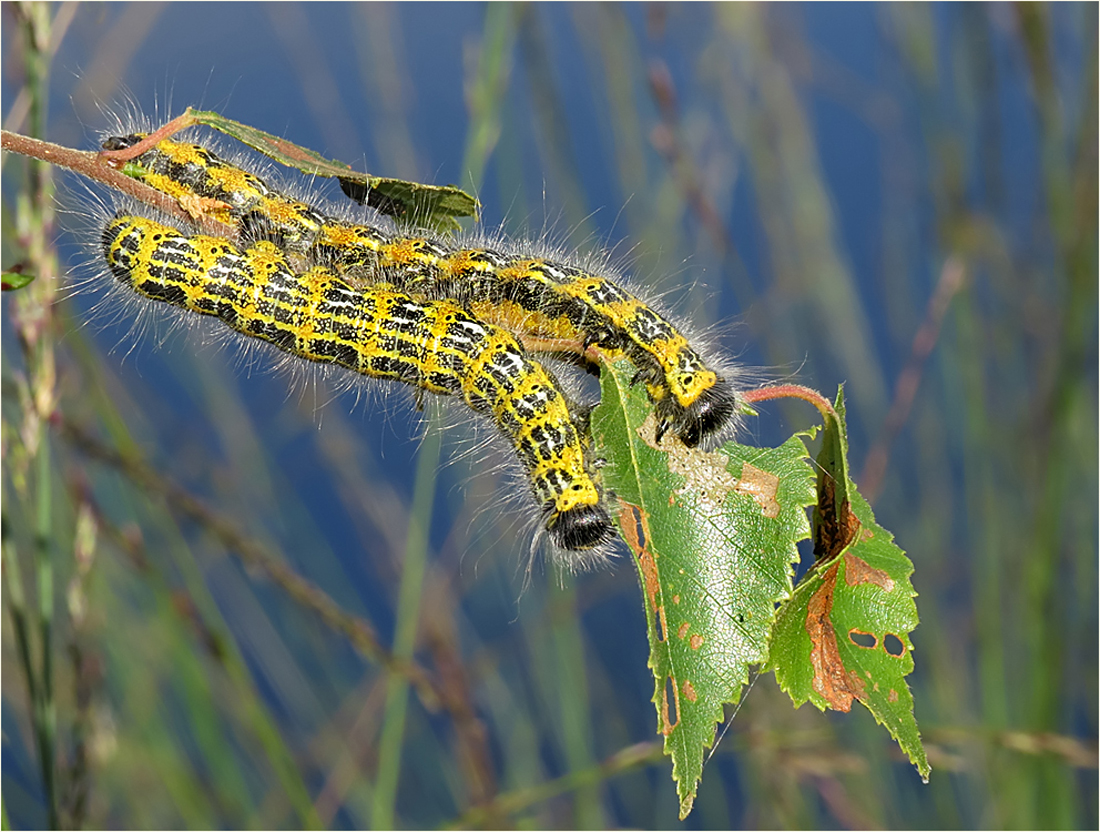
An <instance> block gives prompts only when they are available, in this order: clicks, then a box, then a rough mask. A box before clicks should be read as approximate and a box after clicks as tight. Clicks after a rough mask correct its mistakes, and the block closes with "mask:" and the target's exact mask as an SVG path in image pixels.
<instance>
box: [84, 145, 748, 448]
mask: <svg viewBox="0 0 1100 832" xmlns="http://www.w3.org/2000/svg"><path fill="white" fill-rule="evenodd" d="M139 138H140V136H137V135H135V136H129V137H123V138H116V139H109V140H108V142H107V143H105V144H104V146H105V147H107V148H108V149H117V148H120V147H125V146H128V145H130V144H133V143H135V142H136V141H137V140H138V139H139ZM137 161H138V162H139V164H140V165H142V166H144V167H145V168H147V169H148V170H149V171H150V173H151V176H150V177H149V178H148V179H147V180H146V181H147V182H148V183H149V184H151V185H153V187H158V188H161V189H162V190H166V192H169V191H168V188H172V189H174V190H173V191H172V192H173V194H174V191H176V190H178V189H179V187H180V186H184V187H185V188H188V189H190V190H191V191H193V192H194V194H195V195H196V196H198V197H204V198H214V199H218V200H221V201H223V202H225V203H226V204H228V205H229V206H231V211H230V213H231V214H232V217H233V219H235V220H236V221H237V222H238V223H239V224H240V226H241V228H242V235H243V236H244V237H246V238H248V239H270V240H272V241H273V242H275V243H276V244H277V245H278V246H279V247H280V248H282V249H284V250H285V251H286V252H287V253H289V254H292V255H300V256H302V257H303V258H306V259H307V260H308V261H309V262H320V263H324V264H326V265H329V266H331V267H332V268H334V269H335V270H337V271H338V272H339V273H340V274H342V275H344V276H345V277H347V278H348V279H352V280H360V281H362V282H364V283H367V284H370V283H374V282H377V281H383V282H387V283H393V284H395V285H396V286H398V287H400V288H401V289H403V290H405V291H408V292H410V293H411V294H413V295H415V296H416V297H420V298H425V299H434V300H441V299H450V300H454V301H457V302H459V303H461V304H462V305H463V306H465V307H466V308H468V309H469V310H470V311H471V312H473V313H474V314H475V315H476V316H477V317H478V318H480V319H482V320H485V321H487V322H490V323H494V324H496V325H497V326H500V327H503V328H505V329H507V330H509V331H510V332H512V333H513V334H514V335H516V337H518V338H527V339H538V340H554V341H556V342H558V343H561V344H571V345H572V347H573V351H574V352H575V353H576V354H578V355H582V356H583V355H584V354H585V352H586V351H587V349H588V348H589V347H591V346H593V345H595V346H597V347H600V348H601V349H602V350H603V351H604V352H605V353H608V354H609V355H610V356H611V357H612V358H614V357H615V356H617V355H626V356H628V357H629V358H630V359H631V360H632V361H633V362H634V364H635V365H636V366H637V367H638V368H639V371H638V375H637V376H636V377H635V381H636V382H642V383H644V384H645V386H646V390H647V392H648V394H649V397H650V400H651V401H652V402H653V404H654V407H655V409H656V412H657V418H658V425H659V428H658V436H660V435H663V434H664V433H665V431H667V430H670V429H671V430H672V431H673V432H674V433H676V434H677V435H678V436H679V437H680V438H681V439H682V440H683V441H684V442H685V443H686V444H688V445H696V444H698V443H699V442H700V440H702V439H703V438H704V437H707V436H710V435H714V434H718V433H720V432H721V431H722V430H723V429H724V428H725V427H726V426H727V425H728V424H729V423H730V422H731V421H732V420H733V419H734V418H735V416H736V414H737V412H738V410H739V407H740V405H739V401H738V396H737V393H736V391H735V389H734V387H733V385H732V384H731V383H730V382H729V381H728V380H726V379H725V378H723V377H721V376H720V375H719V374H718V373H717V372H715V371H714V370H713V369H711V368H710V367H709V366H708V365H707V363H706V362H705V361H704V360H703V358H702V357H701V356H700V355H699V353H698V352H697V351H696V350H695V349H694V348H693V347H692V346H691V344H690V343H689V342H688V341H687V339H686V338H684V336H683V335H682V334H681V333H680V332H679V331H678V330H677V329H676V328H675V327H674V326H672V325H671V324H670V323H669V322H668V321H666V320H665V319H664V318H663V317H661V316H660V315H658V314H657V313H656V312H654V311H653V310H652V309H651V308H650V307H649V306H647V305H646V304H645V303H643V302H642V301H641V300H639V299H638V298H636V297H634V296H633V295H631V294H630V293H629V292H626V291H625V290H623V289H622V288H620V287H619V286H617V285H616V284H615V283H614V282H613V281H612V280H610V279H609V278H607V277H604V276H601V275H598V274H594V273H592V272H591V271H589V270H586V269H580V268H577V267H574V266H570V265H567V264H562V263H558V262H555V261H553V260H549V259H544V258H537V257H531V256H529V255H523V254H517V253H514V252H513V253H509V254H505V253H501V252H497V251H493V250H491V249H485V248H461V247H460V248H455V247H454V246H450V245H447V244H443V243H438V242H436V241H435V240H432V239H430V238H428V237H425V236H421V235H415V234H413V235H408V234H389V233H387V232H385V231H383V230H381V229H379V228H375V227H372V226H369V225H352V224H349V223H345V222H342V221H340V220H337V219H334V218H332V217H328V216H325V215H324V214H323V213H322V212H320V211H318V210H317V209H315V208H313V207H312V206H309V205H306V204H305V203H303V202H300V201H297V200H292V199H287V198H285V197H283V196H281V195H280V194H278V192H276V191H275V190H273V189H272V188H270V187H269V186H268V185H267V184H266V183H265V182H264V181H263V180H262V179H260V178H259V177H257V176H255V175H254V174H251V173H248V172H246V171H241V170H240V169H239V168H236V167H235V166H234V165H232V164H230V163H229V162H226V161H225V160H223V159H220V158H219V157H217V156H216V155H215V154H213V153H212V152H210V151H208V150H206V149H205V148H202V147H201V146H199V145H184V144H181V143H175V142H172V141H170V140H165V141H161V142H160V143H158V144H157V145H156V147H155V148H154V149H152V150H150V151H147V152H146V153H144V154H142V155H141V156H140V157H139V158H138V160H137ZM158 175H163V176H167V177H168V178H169V179H171V180H173V181H172V182H171V183H170V184H166V185H164V187H162V186H161V185H160V184H158V182H159V180H155V179H154V177H155V176H158ZM177 198H178V197H177Z"/></svg>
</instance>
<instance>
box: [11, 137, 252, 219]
mask: <svg viewBox="0 0 1100 832" xmlns="http://www.w3.org/2000/svg"><path fill="white" fill-rule="evenodd" d="M0 148H2V149H4V150H7V151H10V152H12V153H18V154H20V155H22V156H30V157H31V158H34V159H41V160H42V161H44V162H48V163H50V164H51V165H56V166H58V167H62V168H65V169H67V170H71V171H73V172H74V173H79V174H80V175H81V176H86V177H87V178H88V179H91V180H92V181H94V182H99V183H101V184H103V185H106V186H107V187H109V188H113V189H114V190H116V191H120V192H121V193H124V194H127V195H129V196H132V197H133V198H134V199H136V200H138V201H140V202H144V203H145V204H146V205H151V206H153V207H154V208H156V209H158V210H160V211H163V212H164V213H166V214H169V215H171V216H172V217H175V218H176V219H178V220H180V221H181V222H183V223H185V224H187V225H198V226H199V227H200V228H201V229H202V231H203V232H205V233H207V234H211V235H214V236H217V237H224V238H226V239H228V240H236V239H237V229H236V228H234V227H233V226H231V225H226V224H225V223H221V222H218V221H217V220H214V219H211V218H210V217H207V216H201V217H194V216H192V215H191V214H189V213H188V212H187V211H185V210H184V209H183V208H182V207H181V206H180V204H179V203H178V202H177V201H176V200H175V199H173V198H172V197H170V196H168V195H167V194H163V193H161V192H160V191H158V190H156V189H155V188H151V187H149V186H148V185H146V184H145V183H144V182H140V181H138V180H137V179H134V178H132V177H130V176H127V175H126V174H124V173H123V172H122V171H120V170H119V169H118V168H117V167H116V162H113V161H112V160H111V158H110V157H109V156H108V153H107V152H106V151H104V152H102V153H95V152H93V151H90V150H73V149H72V148H69V147H62V146H61V145H58V144H53V143H52V142H44V141H42V140H41V139H32V138H31V137H30V136H24V135H21V134H19V133H12V132H11V131H9V130H3V131H0ZM129 149H130V148H128V150H129Z"/></svg>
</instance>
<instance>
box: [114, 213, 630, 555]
mask: <svg viewBox="0 0 1100 832" xmlns="http://www.w3.org/2000/svg"><path fill="white" fill-rule="evenodd" d="M102 247H103V254H104V257H105V258H106V260H107V263H108V265H109V267H110V269H111V272H112V273H113V275H114V276H115V278H116V279H117V280H119V281H121V282H122V283H124V284H126V285H127V286H129V287H130V288H132V289H133V290H134V291H135V292H137V293H139V294H141V295H144V296H145V297H147V298H150V299H152V300H156V301H161V302H164V303H169V304H172V305H174V306H178V307H181V308H184V309H188V310H190V311H192V312H197V313H199V314H202V315H211V316H214V317H216V318H218V319H219V320H220V321H222V322H223V323H224V324H226V325H227V326H229V327H231V328H233V329H235V330H237V331H238V332H240V333H243V334H244V335H247V336H249V337H252V338H258V339H261V340H263V341H267V342H269V343H271V344H273V345H275V346H276V347H278V348H279V349H280V350H283V351H284V352H287V353H290V354H293V355H295V356H298V357H300V358H303V359H306V360H308V361H313V362H319V363H326V364H337V365H340V366H343V367H346V368H348V369H350V370H353V371H355V372H357V373H361V374H362V375H365V376H369V377H372V378H378V379H389V380H394V381H400V382H403V383H405V384H409V385H412V386H414V387H417V388H419V389H421V390H426V391H429V392H432V393H437V394H439V395H445V396H458V397H461V398H462V399H463V400H464V401H465V402H466V404H467V405H469V406H470V407H471V408H472V409H473V410H475V411H477V412H479V413H482V414H485V415H486V416H489V417H490V418H492V419H493V421H494V423H495V424H496V425H497V427H498V428H499V429H500V431H501V432H502V433H503V434H504V435H505V436H507V437H508V439H509V441H510V442H511V443H512V446H513V448H514V449H515V452H516V454H517V456H518V457H519V459H520V462H521V464H522V465H523V468H524V470H525V472H526V473H527V476H528V479H529V482H530V486H531V490H532V492H533V493H534V496H535V499H536V500H537V502H538V504H539V505H540V506H541V507H542V511H543V514H544V521H545V528H546V531H547V533H548V534H549V536H550V538H551V540H552V541H553V543H554V544H555V545H556V546H558V547H560V548H561V549H566V550H574V551H577V550H592V549H594V548H598V547H599V546H600V544H602V543H604V542H606V541H607V540H608V539H609V536H610V534H611V519H610V516H609V514H608V512H607V509H606V508H605V507H604V505H603V502H602V497H601V493H600V489H599V487H598V486H597V485H596V483H595V481H594V478H593V475H592V464H591V460H589V459H588V458H587V450H586V441H585V439H584V437H583V435H582V434H581V432H580V431H578V429H577V427H576V426H575V424H574V421H573V416H572V414H571V411H570V406H569V402H568V401H567V399H566V397H565V395H564V394H563V393H562V392H561V390H560V389H559V386H558V384H557V382H556V381H555V379H554V377H553V376H552V375H550V373H549V372H548V371H547V370H546V369H544V368H543V367H542V366H541V365H540V364H539V363H537V362H535V361H533V360H531V359H530V358H528V357H527V355H526V353H525V352H524V350H523V348H522V347H521V346H520V345H519V344H518V343H517V342H516V340H515V338H513V337H512V335H510V334H509V333H508V332H506V331H505V330H503V329H501V328H499V327H496V326H493V325H492V324H487V323H484V322H481V321H479V320H477V319H475V318H474V317H472V316H471V315H470V314H469V313H468V312H467V311H466V310H464V309H463V308H461V307H460V306H459V305H457V304H455V303H453V302H450V301H447V300H418V299H415V298H413V297H412V296H410V295H409V294H407V293H405V292H401V291H398V290H397V289H395V288H394V287H392V286H388V285H385V284H379V285H376V286H373V287H370V288H368V289H364V290H359V289H356V288H354V287H352V286H351V285H349V284H348V283H347V282H346V281H344V280H343V279H342V278H341V277H340V276H338V275H337V274H335V273H334V272H333V271H332V270H331V269H330V268H328V267H325V266H320V265H318V266H314V267H312V268H309V269H307V270H305V271H303V272H300V273H295V271H294V270H293V269H292V268H291V266H290V264H289V263H288V262H287V258H286V256H285V254H284V253H283V252H282V251H281V250H280V249H279V248H277V247H276V246H275V245H274V244H273V243H272V242H270V241H268V240H260V241H257V242H255V243H253V244H252V245H250V246H248V247H246V248H241V247H238V246H236V245H234V244H233V243H231V242H229V241H227V240H225V239H222V238H219V237H210V236H204V235H194V236H188V235H187V234H184V233H182V232H181V231H179V230H178V229H177V228H174V227H172V226H169V225H165V224H163V223H160V222H157V221H155V220H152V219H148V218H146V217H141V216H132V215H125V214H120V215H118V216H116V217H115V218H114V219H113V220H111V221H110V222H108V223H107V225H106V227H105V228H104V229H103V232H102Z"/></svg>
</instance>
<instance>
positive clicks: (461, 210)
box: [188, 110, 481, 231]
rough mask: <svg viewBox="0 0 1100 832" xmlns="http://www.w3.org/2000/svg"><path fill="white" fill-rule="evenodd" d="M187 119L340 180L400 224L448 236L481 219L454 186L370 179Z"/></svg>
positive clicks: (205, 119) (234, 124)
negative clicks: (465, 220)
mask: <svg viewBox="0 0 1100 832" xmlns="http://www.w3.org/2000/svg"><path fill="white" fill-rule="evenodd" d="M188 114H189V116H190V117H191V119H192V120H193V123H196V124H205V125H206V126H207V127H212V128H213V129H215V130H218V131H220V132H222V133H225V134H227V135H229V136H232V137H233V138H235V139H237V140H238V141H240V142H244V143H245V144H246V145H248V146H249V147H251V148H253V149H254V150H258V151H260V153H263V154H264V155H265V156H268V157H270V158H272V159H274V160H275V161H276V162H279V163H280V164H283V165H287V166H288V167H292V168H297V169H298V170H300V171H302V173H305V174H309V175H310V176H323V177H326V178H329V179H338V180H339V181H340V187H341V189H342V190H343V191H344V193H345V194H347V195H348V197H350V198H351V199H354V200H355V201H356V202H359V203H362V204H366V205H369V206H371V207H372V208H374V209H376V210H378V211H380V212H381V213H383V214H388V215H389V216H392V217H395V218H397V219H399V220H404V221H407V222H411V223H416V224H418V225H423V226H427V227H430V228H434V229H437V230H439V231H448V230H457V229H458V228H459V225H458V221H457V219H456V218H458V217H474V218H476V217H477V216H478V213H479V209H480V207H481V206H480V205H479V203H478V201H477V200H476V199H475V198H474V197H472V196H470V195H469V194H468V193H466V192H465V191H463V190H462V189H460V188H456V187H455V186H453V185H442V186H441V185H422V184H420V183H417V182H406V181H404V180H402V179H391V178H388V177H384V176H371V175H370V174H368V173H360V172H359V171H356V170H353V169H352V168H351V167H350V166H349V165H346V164H344V163H343V162H337V161H334V160H332V159H326V158H325V157H324V156H322V155H321V154H320V153H317V152H316V151H314V150H309V149H308V148H304V147H300V146H298V145H296V144H294V143H293V142H289V141H287V140H286V139H282V138H279V137H278V136H274V135H272V134H271V133H267V132H265V131H263V130H259V129H257V128H255V127H249V126H248V125H247V124H241V123H240V122H239V121H234V120H233V119H231V118H226V117H225V116H223V115H221V114H220V113H216V112H213V111H212V110H189V111H188Z"/></svg>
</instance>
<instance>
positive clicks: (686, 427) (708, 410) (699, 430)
mask: <svg viewBox="0 0 1100 832" xmlns="http://www.w3.org/2000/svg"><path fill="white" fill-rule="evenodd" d="M737 410H738V403H737V393H736V392H735V390H734V388H733V385H732V384H730V383H729V382H728V381H726V380H725V379H719V380H718V381H717V382H716V383H715V384H714V385H713V386H712V387H709V388H708V389H706V390H704V391H703V392H702V393H701V394H700V395H699V397H698V398H697V399H696V400H695V401H694V402H692V403H691V405H689V406H688V407H680V406H679V405H677V404H676V403H675V401H674V400H672V399H671V398H668V399H665V400H663V401H662V402H660V403H658V406H657V416H658V423H657V436H656V438H657V441H658V442H660V441H661V438H662V437H663V436H664V435H665V433H667V432H668V431H669V430H671V431H672V432H673V433H675V434H676V435H677V436H678V437H680V441H681V442H683V443H684V444H685V445H687V446H688V447H689V448H694V447H695V446H696V445H698V444H699V443H700V442H701V441H702V440H704V439H707V438H708V437H711V436H716V435H718V434H720V433H721V432H722V431H723V430H724V429H725V428H726V426H727V425H729V424H730V422H731V421H732V420H733V419H734V417H735V416H736V415H737ZM662 411H663V412H662Z"/></svg>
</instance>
